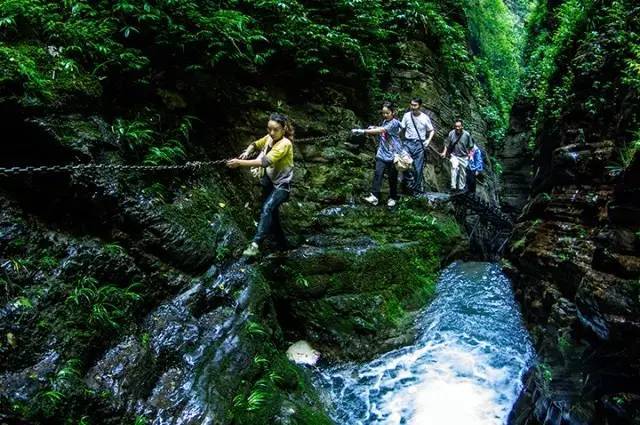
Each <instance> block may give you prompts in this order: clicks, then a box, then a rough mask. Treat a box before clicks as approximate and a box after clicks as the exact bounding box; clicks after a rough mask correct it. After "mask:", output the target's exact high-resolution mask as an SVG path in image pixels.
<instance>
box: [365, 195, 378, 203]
mask: <svg viewBox="0 0 640 425" xmlns="http://www.w3.org/2000/svg"><path fill="white" fill-rule="evenodd" d="M364 200H365V201H367V202H368V203H370V204H371V205H378V198H376V197H375V195H374V194H373V193H372V194H370V195H369V196H367V197H366V198H364Z"/></svg>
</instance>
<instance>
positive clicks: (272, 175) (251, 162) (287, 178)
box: [227, 113, 293, 257]
mask: <svg viewBox="0 0 640 425" xmlns="http://www.w3.org/2000/svg"><path fill="white" fill-rule="evenodd" d="M267 132H268V134H267V135H266V136H264V137H263V138H261V139H259V140H256V141H255V142H253V143H251V144H250V145H249V146H248V147H247V149H246V150H245V151H244V152H243V153H242V154H241V155H240V156H239V157H238V158H234V159H230V160H229V161H227V167H229V168H237V167H261V169H260V171H261V172H263V175H262V177H261V179H260V184H261V185H262V209H261V211H260V222H259V223H258V229H257V231H256V235H255V236H254V238H253V242H251V244H250V245H249V246H248V247H247V249H245V250H244V252H243V253H242V254H243V255H246V256H249V257H252V256H255V255H258V253H259V251H260V244H261V243H262V242H263V241H264V239H265V238H266V236H267V234H268V233H269V232H272V233H273V235H274V236H275V239H276V242H277V244H278V246H279V248H281V249H284V248H286V243H287V241H286V238H285V236H284V232H283V230H282V226H281V224H280V213H279V208H280V205H282V204H283V203H284V202H286V201H287V200H288V199H289V194H290V192H291V179H292V178H293V143H292V142H291V141H292V139H293V127H292V126H291V124H290V122H289V119H288V118H287V117H286V116H285V115H283V114H278V113H274V114H271V115H270V116H269V122H268V123H267ZM256 151H258V152H260V153H259V155H258V157H257V158H255V159H247V158H249V157H251V156H252V154H253V153H254V152H256Z"/></svg>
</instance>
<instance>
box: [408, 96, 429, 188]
mask: <svg viewBox="0 0 640 425" xmlns="http://www.w3.org/2000/svg"><path fill="white" fill-rule="evenodd" d="M410 106H411V109H410V110H409V111H408V112H407V113H405V114H404V116H403V117H402V121H401V122H400V127H401V128H402V129H403V130H404V141H403V144H404V149H405V150H406V151H407V152H409V155H411V158H412V159H413V167H412V169H411V170H410V171H408V172H407V173H405V175H404V176H403V180H404V184H405V185H406V186H407V188H408V189H409V190H411V192H412V193H413V194H418V193H421V192H423V191H424V188H423V186H422V176H423V173H424V150H425V149H426V148H427V147H428V146H429V143H430V142H431V139H432V138H433V135H434V134H435V131H434V129H433V124H431V119H430V118H429V116H428V115H427V114H425V113H424V112H422V111H421V110H420V108H421V107H422V99H420V98H419V97H415V98H413V99H411V103H410ZM427 134H428V135H427Z"/></svg>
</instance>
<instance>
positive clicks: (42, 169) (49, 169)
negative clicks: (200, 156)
mask: <svg viewBox="0 0 640 425" xmlns="http://www.w3.org/2000/svg"><path fill="white" fill-rule="evenodd" d="M226 161H227V160H226V159H220V160H217V161H191V162H187V163H185V164H179V165H120V164H76V165H51V166H46V165H43V166H38V167H33V166H29V167H8V168H2V167H0V175H4V176H9V175H16V174H43V173H61V172H74V171H78V172H83V171H90V170H104V171H125V170H127V171H129V170H130V171H170V170H187V169H192V170H199V169H202V168H206V167H212V166H214V165H218V164H223V163H225V162H226Z"/></svg>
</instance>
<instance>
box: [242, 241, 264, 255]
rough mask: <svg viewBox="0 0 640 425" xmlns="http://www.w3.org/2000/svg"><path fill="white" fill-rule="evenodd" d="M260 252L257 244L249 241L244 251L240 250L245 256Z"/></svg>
mask: <svg viewBox="0 0 640 425" xmlns="http://www.w3.org/2000/svg"><path fill="white" fill-rule="evenodd" d="M259 252H260V249H259V248H258V244H257V243H255V242H251V245H249V246H248V247H247V249H245V250H244V251H242V255H244V256H245V257H255V256H256V255H258V253H259Z"/></svg>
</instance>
